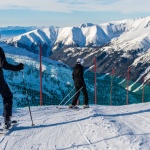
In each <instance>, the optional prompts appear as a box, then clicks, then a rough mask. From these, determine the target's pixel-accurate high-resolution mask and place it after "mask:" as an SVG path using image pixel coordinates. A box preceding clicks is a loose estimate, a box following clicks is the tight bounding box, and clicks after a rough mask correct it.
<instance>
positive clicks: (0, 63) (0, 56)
mask: <svg viewBox="0 0 150 150" xmlns="http://www.w3.org/2000/svg"><path fill="white" fill-rule="evenodd" d="M23 68H24V65H23V64H22V63H20V64H19V65H12V64H9V63H8V62H7V60H6V57H5V53H4V51H3V49H2V48H1V47H0V94H1V95H2V97H3V105H4V112H3V116H4V122H5V126H4V127H5V128H9V127H10V125H11V116H12V105H13V101H12V99H13V94H12V93H11V91H10V89H9V87H8V85H7V83H6V82H5V79H4V75H3V70H2V69H5V70H11V71H19V70H22V69H23Z"/></svg>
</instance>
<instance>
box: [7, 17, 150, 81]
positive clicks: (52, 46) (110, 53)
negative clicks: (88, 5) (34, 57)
mask: <svg viewBox="0 0 150 150" xmlns="http://www.w3.org/2000/svg"><path fill="white" fill-rule="evenodd" d="M5 42H6V43H8V44H10V45H12V46H16V47H22V48H25V49H27V50H28V51H31V52H33V53H39V44H42V52H43V56H46V57H49V58H51V59H54V60H57V61H62V62H64V63H66V64H68V65H69V66H71V67H73V66H74V65H75V63H76V59H77V58H79V57H82V58H84V59H85V66H86V67H90V66H92V65H93V62H94V58H95V57H96V59H97V72H99V73H111V71H112V68H114V70H115V75H116V76H119V77H122V78H126V76H127V70H128V67H129V66H130V79H131V80H133V81H136V82H142V79H143V76H144V81H145V83H147V84H150V17H145V18H139V19H135V20H132V19H131V20H123V21H114V22H108V23H104V24H99V25H95V24H91V23H87V24H82V25H81V26H79V27H65V28H58V27H57V28H56V27H50V28H43V29H36V30H33V31H30V32H27V33H25V34H22V35H19V36H16V37H14V38H10V39H7V40H5Z"/></svg>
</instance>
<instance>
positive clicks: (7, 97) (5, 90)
mask: <svg viewBox="0 0 150 150" xmlns="http://www.w3.org/2000/svg"><path fill="white" fill-rule="evenodd" d="M0 94H1V95H2V97H3V106H4V111H3V116H4V117H5V119H7V118H8V117H9V116H12V105H13V101H12V99H13V95H12V93H11V91H10V89H9V87H8V85H7V83H6V82H5V80H4V77H3V76H0Z"/></svg>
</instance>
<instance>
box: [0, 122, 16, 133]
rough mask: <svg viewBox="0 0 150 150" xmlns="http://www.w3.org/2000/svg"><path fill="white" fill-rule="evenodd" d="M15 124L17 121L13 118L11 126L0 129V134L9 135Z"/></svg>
mask: <svg viewBox="0 0 150 150" xmlns="http://www.w3.org/2000/svg"><path fill="white" fill-rule="evenodd" d="M16 125H17V121H16V120H13V121H12V122H11V126H10V127H9V128H8V129H5V128H3V129H0V135H9V134H10V133H11V132H12V131H13V128H14V127H15V126H16Z"/></svg>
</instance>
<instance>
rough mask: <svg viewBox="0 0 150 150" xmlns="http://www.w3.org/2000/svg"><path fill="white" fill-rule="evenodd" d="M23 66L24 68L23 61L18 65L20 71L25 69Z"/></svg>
mask: <svg viewBox="0 0 150 150" xmlns="http://www.w3.org/2000/svg"><path fill="white" fill-rule="evenodd" d="M23 68H24V64H22V63H20V64H19V65H18V66H17V69H18V71H19V70H23Z"/></svg>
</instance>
